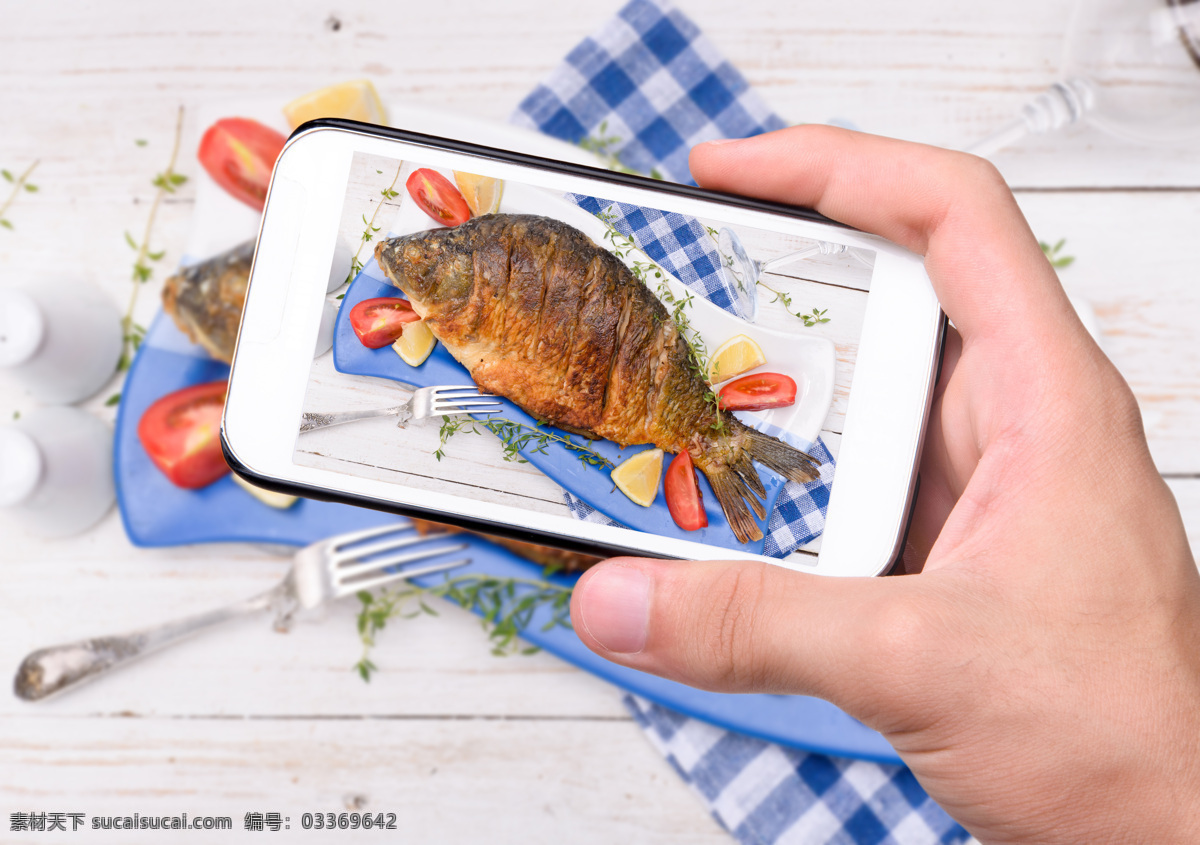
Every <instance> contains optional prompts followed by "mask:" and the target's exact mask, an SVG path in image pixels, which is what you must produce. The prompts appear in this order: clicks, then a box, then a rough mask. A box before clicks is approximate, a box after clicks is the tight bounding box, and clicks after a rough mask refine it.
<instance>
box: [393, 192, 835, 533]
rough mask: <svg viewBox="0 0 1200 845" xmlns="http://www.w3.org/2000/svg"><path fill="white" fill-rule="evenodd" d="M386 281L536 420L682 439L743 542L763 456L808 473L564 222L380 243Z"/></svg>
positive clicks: (607, 434)
mask: <svg viewBox="0 0 1200 845" xmlns="http://www.w3.org/2000/svg"><path fill="white" fill-rule="evenodd" d="M375 257H376V259H377V260H378V262H379V266H380V267H381V268H383V270H384V272H385V274H386V275H387V277H388V279H389V280H391V282H392V283H393V284H395V285H396V286H397V287H399V288H400V289H401V290H402V291H404V293H405V294H406V295H407V296H408V298H409V300H410V301H411V302H412V305H413V308H414V309H415V310H416V311H417V312H418V313H419V314H420V315H421V316H422V317H423V318H424V320H425V322H426V324H427V325H428V326H429V328H430V329H431V330H432V331H433V334H434V336H436V337H437V338H438V340H440V341H441V342H442V343H443V344H444V345H445V347H446V349H447V350H448V351H449V352H450V354H451V355H453V356H454V357H455V358H456V359H457V360H458V361H459V363H461V364H462V365H463V366H465V367H466V368H467V370H468V371H469V372H470V373H471V377H472V378H473V379H474V380H475V383H476V384H477V385H478V386H479V387H480V388H481V389H483V390H486V391H488V392H490V393H495V394H499V395H501V396H504V397H506V398H508V399H510V400H512V401H513V402H515V403H516V404H517V405H519V406H520V407H521V408H523V409H524V410H525V411H527V412H528V413H529V414H530V415H531V416H533V417H535V418H537V419H540V420H546V421H548V422H550V423H553V424H554V425H557V426H559V427H561V428H564V429H566V430H568V431H573V432H577V433H579V434H583V435H585V436H588V437H592V438H603V439H606V440H612V441H614V442H616V443H618V444H620V445H622V446H626V445H630V444H640V443H653V444H654V445H656V446H658V447H659V448H660V449H663V450H665V451H668V452H675V453H678V452H682V451H684V450H685V449H686V450H687V451H688V452H689V453H690V455H691V456H692V460H693V461H694V462H695V464H696V466H697V467H698V468H699V469H700V470H701V471H702V472H703V473H704V474H705V476H707V477H708V480H709V483H710V484H712V487H713V492H714V493H716V495H717V498H718V500H719V501H720V503H721V507H722V509H723V510H724V511H725V516H726V518H727V519H728V520H729V523H730V527H731V528H732V529H733V532H734V534H735V535H736V536H737V538H738V539H739V540H740V541H741V542H743V543H745V542H748V541H750V540H758V539H761V538H762V532H761V531H760V530H759V528H758V525H757V523H755V521H754V519H753V517H752V516H751V514H750V511H751V510H753V512H754V513H755V514H756V515H757V516H758V517H759V518H760V519H761V518H762V517H763V516H764V514H765V511H764V509H763V506H762V504H761V503H760V502H759V498H762V497H765V495H766V492H765V489H764V487H763V484H762V481H761V479H760V478H759V476H758V472H757V470H755V468H754V465H753V460H758V461H761V462H762V463H764V464H765V465H766V466H768V467H770V468H771V469H773V470H775V471H776V472H778V473H779V474H781V475H783V476H784V477H785V478H788V479H790V480H793V481H801V482H803V481H811V480H812V479H813V478H815V477H816V464H815V463H814V461H813V460H812V458H811V457H809V456H808V455H806V454H804V453H803V452H801V451H799V450H797V449H794V448H793V447H791V446H789V445H787V444H785V443H783V442H782V441H779V440H776V439H775V438H773V437H770V436H769V435H766V434H762V433H761V432H758V431H755V430H754V429H751V428H749V427H747V426H745V425H743V424H742V423H741V422H739V421H738V420H737V419H736V418H735V417H733V416H732V415H731V414H728V413H726V412H722V411H718V410H717V409H716V408H715V407H714V405H713V403H712V402H711V401H710V400H708V399H706V394H707V393H708V390H709V388H708V385H707V384H706V383H705V382H704V380H703V379H702V378H701V377H700V376H699V375H697V372H698V368H697V367H696V366H695V362H694V361H693V359H692V353H691V350H690V349H689V348H688V345H687V343H686V342H685V341H684V339H683V338H682V337H680V335H679V332H678V330H677V329H676V326H675V323H674V322H673V321H672V319H671V317H670V315H669V314H668V313H667V310H666V308H665V307H664V306H663V304H662V303H661V302H659V300H658V298H657V297H655V296H654V295H653V294H652V293H651V292H650V290H649V289H648V288H647V287H646V286H645V285H644V284H643V283H642V282H641V281H639V280H638V279H637V277H635V276H634V275H633V273H632V272H631V271H630V270H629V268H627V267H626V266H625V265H624V264H622V263H621V261H620V260H619V259H618V258H617V257H616V256H615V255H613V254H612V253H610V252H609V251H608V250H605V249H602V248H601V247H599V246H597V245H596V244H595V243H593V242H592V241H591V239H590V238H588V237H587V235H585V234H583V233H582V232H580V231H579V230H578V229H575V228H573V227H571V226H568V225H567V224H565V223H562V222H560V221H558V220H553V219H550V218H546V217H536V216H531V215H510V214H490V215H485V216H483V217H478V218H474V219H472V220H469V221H468V222H466V223H463V224H461V225H459V226H457V227H455V228H453V229H436V230H432V231H428V232H419V233H416V234H413V235H406V236H403V237H399V238H391V239H388V240H384V241H382V242H380V243H379V245H378V246H377V247H376V249H375Z"/></svg>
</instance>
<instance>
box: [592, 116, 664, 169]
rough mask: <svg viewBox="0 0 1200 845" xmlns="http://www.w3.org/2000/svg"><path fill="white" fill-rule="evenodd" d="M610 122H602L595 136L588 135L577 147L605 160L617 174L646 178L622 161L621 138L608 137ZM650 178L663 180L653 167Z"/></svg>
mask: <svg viewBox="0 0 1200 845" xmlns="http://www.w3.org/2000/svg"><path fill="white" fill-rule="evenodd" d="M607 132H608V121H607V120H605V121H602V122H601V123H600V126H599V127H597V129H596V133H597V134H595V135H587V136H585V137H583V138H581V139H579V140H578V141H576V142H575V143H576V145H577V146H579V147H581V148H583V149H585V150H587V151H588V152H590V153H595V154H596V155H597V156H599V157H600V158H601V159H603V160H604V166H605V167H606V168H607V169H608V170H612V171H613V172H615V173H632V174H634V175H635V176H644V175H646V174H644V173H642V172H641V171H640V170H634V169H633V168H632V167H629V166H628V165H626V164H625V163H624V162H623V161H621V151H620V150H619V149H617V147H619V146H620V145H621V136H619V135H608V134H606V133H607ZM649 176H650V178H651V179H658V180H660V181H661V180H662V178H663V175H662V173H661V172H660V171H659V169H658V168H657V167H651V168H650V173H649Z"/></svg>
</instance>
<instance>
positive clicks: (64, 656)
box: [13, 587, 282, 701]
mask: <svg viewBox="0 0 1200 845" xmlns="http://www.w3.org/2000/svg"><path fill="white" fill-rule="evenodd" d="M281 595H282V594H281V591H280V590H279V588H278V587H276V588H274V589H271V590H268V591H267V592H265V593H262V594H261V595H257V596H254V597H253V598H250V599H247V600H245V601H243V602H239V603H238V604H234V605H229V606H228V607H222V608H218V609H216V610H210V611H207V612H205V613H197V614H194V615H192V616H187V617H184V618H183V619H176V620H174V621H172V622H166V623H163V624H162V625H155V626H153V627H150V628H142V629H141V630H138V631H132V632H130V633H128V634H123V635H116V636H110V637H95V638H93V639H89V640H80V641H79V642H74V643H66V644H63V645H56V646H50V647H49V648H41V649H38V650H37V651H35V652H33V653H32V654H30V655H29V656H28V657H26V658H25V659H24V660H23V661H21V665H20V667H19V668H18V669H17V676H16V678H14V679H13V692H14V693H15V694H16V696H17V697H18V698H22V699H24V700H25V701H39V700H41V699H43V698H46V697H47V696H50V695H53V694H55V693H59V692H62V691H63V690H66V689H70V688H72V687H75V686H78V685H79V684H82V683H84V682H85V681H89V680H92V679H93V678H96V677H98V676H99V675H102V674H104V673H105V672H108V671H109V670H110V669H115V668H117V667H118V666H123V665H125V664H126V663H129V662H130V661H131V660H134V659H136V658H138V657H141V656H143V655H146V654H150V653H151V652H154V651H158V650H159V649H161V648H164V647H166V646H168V645H171V644H173V643H176V642H179V641H180V640H182V639H185V638H187V637H190V636H191V635H192V634H195V633H198V632H200V631H203V630H205V629H206V628H211V627H212V626H214V625H219V624H220V623H222V622H226V621H228V620H230V619H236V618H238V617H240V616H246V615H248V614H251V613H257V612H260V611H263V610H267V609H268V608H270V607H272V606H276V605H277V602H278V599H279V598H281Z"/></svg>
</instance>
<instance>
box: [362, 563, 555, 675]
mask: <svg viewBox="0 0 1200 845" xmlns="http://www.w3.org/2000/svg"><path fill="white" fill-rule="evenodd" d="M550 574H551V571H550V570H549V569H546V570H543V572H542V578H541V579H534V578H496V577H493V576H490V575H482V574H479V575H476V574H470V575H459V576H455V577H450V576H446V580H445V581H444V582H443V583H441V584H436V585H434V586H432V587H421V586H418V585H416V584H413V583H412V582H407V583H405V585H404V586H403V587H401V588H399V589H396V590H382V591H380V592H378V593H369V592H367V591H365V590H363V591H360V592H359V593H358V600H359V601H360V602H361V603H362V607H361V609H360V610H359V612H358V623H357V624H358V636H359V639H360V640H362V645H363V652H362V657H361V658H360V659H359V661H358V662H357V663H355V664H354V667H353V668H354V670H355V671H356V672H357V673H358V675H359V677H361V678H362V679H363V680H364V681H369V680H371V673H372V672H374V671H376V670H377V669H378V668H379V667H378V666H376V664H375V663H374V662H373V661H372V660H371V657H370V653H371V649H372V648H374V647H375V641H376V638H377V637H378V635H379V632H380V631H382V630H383V629H384V628H385V627H387V623H388V622H389V621H390V620H391V619H394V618H396V617H400V618H402V619H412V618H414V617H417V616H420V615H422V614H427V615H430V616H437V615H438V613H437V611H436V610H434V609H433V608H432V607H430V605H429V604H428V603H427V602H426V599H428V598H431V597H433V598H445V599H448V600H450V601H453V602H455V603H457V604H458V605H459V607H462V608H464V609H466V610H471V611H474V612H476V613H478V614H479V615H480V616H482V617H483V627H484V630H486V631H487V632H488V638H489V639H490V640H491V641H492V654H494V655H496V656H504V655H509V654H517V653H519V654H532V653H534V652H536V651H537V648H534V647H522V646H521V644H520V641H519V640H518V637H519V636H520V635H521V632H522V631H524V630H525V629H527V628H528V627H529V625H530V624H532V623H533V620H534V617H535V616H536V615H537V614H538V612H539V611H546V612H547V613H548V618H546V619H545V621H543V622H542V625H541V629H542V630H543V631H549V630H551V629H552V628H556V627H562V628H570V627H571V621H570V607H571V591H572V590H573V589H574V587H573V586H568V585H562V584H556V583H553V582H551V581H550V580H548V579H549V576H550Z"/></svg>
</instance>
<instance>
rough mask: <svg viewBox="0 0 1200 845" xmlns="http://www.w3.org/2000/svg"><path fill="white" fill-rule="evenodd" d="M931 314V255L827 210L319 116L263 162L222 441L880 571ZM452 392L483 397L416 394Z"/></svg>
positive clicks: (544, 524) (598, 538) (505, 522)
mask: <svg viewBox="0 0 1200 845" xmlns="http://www.w3.org/2000/svg"><path fill="white" fill-rule="evenodd" d="M343 282H344V283H343ZM944 325H945V319H944V316H943V314H942V312H941V309H940V307H939V305H938V301H937V298H936V297H935V295H934V292H933V289H932V287H931V285H930V283H929V279H928V277H927V276H926V274H925V270H924V266H923V263H922V260H921V258H919V257H918V256H915V255H913V254H911V253H909V252H907V251H905V250H903V249H901V248H899V247H897V246H895V245H894V244H891V243H889V242H887V241H885V240H883V239H880V238H878V237H875V236H872V235H868V234H864V233H862V232H858V231H855V230H852V229H849V228H846V227H844V226H840V225H838V224H835V223H833V222H832V221H829V220H827V219H825V218H823V217H821V216H820V215H818V214H816V213H815V212H813V211H809V210H805V209H800V208H794V207H789V206H784V205H778V204H773V203H768V202H763V201H758V200H752V199H747V198H744V197H738V196H731V195H725V194H719V193H715V192H711V191H705V190H701V189H698V188H694V187H690V186H682V185H677V184H669V183H664V182H660V181H656V180H653V179H649V178H643V177H640V176H632V175H626V174H621V173H612V172H609V171H606V170H602V169H599V168H592V167H586V166H581V165H578V164H571V163H564V162H559V161H552V160H548V159H541V158H536V157H533V156H529V155H525V154H520V153H513V152H508V151H504V150H498V149H490V148H486V147H481V146H477V145H473V144H468V143H465V142H459V141H453V140H448V139H440V138H434V137H430V136H424V135H417V134H413V133H409V132H405V131H401V130H390V129H385V128H380V127H372V126H367V125H364V124H356V123H353V122H349V121H318V122H315V123H312V124H306V125H305V126H304V127H301V128H300V129H299V130H298V131H297V132H296V133H295V134H294V135H293V136H292V137H291V139H290V140H289V141H288V143H287V146H285V147H284V150H283V152H282V154H281V155H280V157H279V159H278V162H277V164H276V166H275V171H274V175H273V177H272V180H271V185H270V190H269V193H268V196H267V203H266V209H265V212H264V215H263V219H262V226H261V230H260V233H259V240H258V248H257V252H256V255H255V258H254V264H253V269H252V271H251V278H250V284H249V290H248V293H247V297H246V305H245V309H244V311H243V315H242V323H241V330H240V334H239V337H238V343H237V351H236V355H235V357H234V362H233V372H232V375H231V377H230V383H229V392H228V399H227V402H226V405H225V414H224V419H223V424H222V444H223V446H224V449H225V454H226V458H227V460H228V461H229V463H230V465H231V466H232V467H233V468H234V470H235V471H236V472H237V473H238V474H240V475H242V476H245V477H246V478H248V479H249V480H251V481H253V482H254V483H256V484H259V485H261V486H264V487H268V488H273V489H278V490H284V491H287V492H292V493H295V494H298V495H303V496H308V497H310V498H320V499H332V500H336V501H343V502H349V503H352V504H358V505H363V506H366V507H371V508H377V509H382V510H388V511H393V512H396V513H401V514H406V515H413V516H421V517H425V518H429V519H433V520H437V521H442V522H449V523H454V524H458V525H461V526H463V527H466V528H471V529H475V530H480V531H483V532H487V533H493V534H501V535H508V536H512V537H515V538H518V539H524V540H532V541H535V542H543V543H548V544H552V545H558V546H561V547H565V548H569V549H575V550H584V551H590V552H592V553H597V554H633V555H646V556H657V557H668V558H680V559H749V560H767V561H770V562H772V563H778V564H781V565H783V566H787V567H791V568H796V569H803V570H806V571H812V572H817V573H822V574H830V575H877V574H880V573H882V572H884V571H886V570H887V569H888V568H889V566H890V565H891V564H892V563H893V562H894V561H895V560H896V558H897V556H898V555H899V553H900V551H901V549H902V547H903V539H904V534H905V531H906V528H907V523H908V515H909V512H910V505H911V502H912V498H913V496H914V492H915V485H916V466H917V460H918V456H919V454H920V450H921V442H922V434H923V431H924V427H925V422H926V417H927V414H928V409H929V404H930V398H931V394H932V390H933V385H934V380H935V377H936V371H937V368H938V363H939V360H940V352H941V348H942V338H943V331H944ZM393 340H394V343H393ZM314 351H315V352H316V353H317V354H315V355H314ZM446 385H448V386H455V387H462V388H466V389H469V390H468V391H462V392H478V393H481V394H483V395H484V396H485V398H484V399H482V400H476V401H487V402H492V403H495V404H493V405H488V406H471V408H470V409H466V410H469V411H470V413H463V414H459V415H456V416H450V415H443V414H442V413H438V412H436V411H434V412H432V413H425V410H426V409H421V408H409V409H407V410H406V404H407V400H408V399H409V397H411V396H412V394H413V393H414V392H415V391H416V390H417V389H419V388H424V387H435V386H446ZM460 393H461V392H460ZM456 407H457V406H456ZM423 414H424V415H423ZM348 418H349V419H351V420H352V421H348V422H341V421H344V420H346V419H348ZM335 422H341V424H330V423H335ZM822 516H824V519H822V518H821V517H822ZM797 539H800V540H803V541H805V542H804V544H803V545H801V546H800V548H798V549H796V550H794V551H792V550H790V546H792V545H795V541H796V540H797ZM789 540H790V541H791V542H790V543H789ZM781 552H789V553H788V554H787V555H786V556H784V557H780V556H779V555H780V554H781Z"/></svg>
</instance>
